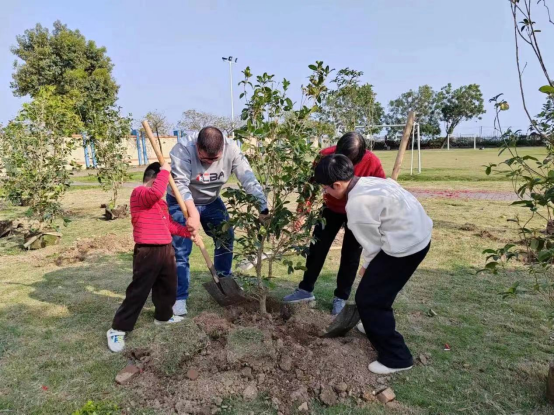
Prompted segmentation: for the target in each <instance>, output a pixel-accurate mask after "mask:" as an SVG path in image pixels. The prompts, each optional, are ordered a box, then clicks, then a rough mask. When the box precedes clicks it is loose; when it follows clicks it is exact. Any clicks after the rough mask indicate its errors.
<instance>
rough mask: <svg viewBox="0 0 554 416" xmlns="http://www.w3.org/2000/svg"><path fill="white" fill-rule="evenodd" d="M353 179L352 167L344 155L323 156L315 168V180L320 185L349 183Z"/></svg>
mask: <svg viewBox="0 0 554 416" xmlns="http://www.w3.org/2000/svg"><path fill="white" fill-rule="evenodd" d="M353 177H354V165H353V164H352V162H351V161H350V159H348V158H347V157H346V156H344V155H337V154H334V155H329V156H325V157H324V158H323V159H321V161H320V162H319V163H318V164H317V166H316V168H315V180H316V182H317V183H319V184H321V185H332V184H334V183H335V182H343V181H344V182H345V181H349V180H350V179H352V178H353Z"/></svg>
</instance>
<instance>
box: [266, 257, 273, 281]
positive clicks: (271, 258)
mask: <svg viewBox="0 0 554 416" xmlns="http://www.w3.org/2000/svg"><path fill="white" fill-rule="evenodd" d="M268 267H269V270H268V272H267V278H268V279H272V278H273V257H269V258H268Z"/></svg>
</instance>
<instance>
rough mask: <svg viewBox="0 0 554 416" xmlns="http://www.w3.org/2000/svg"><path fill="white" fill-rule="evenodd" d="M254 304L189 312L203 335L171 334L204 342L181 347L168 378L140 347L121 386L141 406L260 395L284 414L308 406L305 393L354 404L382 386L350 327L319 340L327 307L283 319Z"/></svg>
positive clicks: (368, 352)
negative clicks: (137, 372)
mask: <svg viewBox="0 0 554 416" xmlns="http://www.w3.org/2000/svg"><path fill="white" fill-rule="evenodd" d="M254 308H255V306H254V305H245V306H242V307H239V308H233V309H228V310H226V311H225V314H224V316H220V315H217V314H214V313H203V314H201V315H199V316H197V317H196V318H194V324H195V326H197V327H198V329H197V331H200V332H202V334H205V338H204V337H203V336H199V335H198V334H194V336H192V335H193V334H188V333H185V332H183V331H181V333H180V335H179V337H178V338H175V339H174V341H175V343H179V342H180V343H186V342H187V340H188V339H189V338H190V337H191V336H192V338H194V339H196V340H198V339H202V340H204V341H205V342H202V343H196V345H201V346H200V348H199V349H196V350H195V351H197V352H196V353H191V352H190V349H189V352H188V353H187V354H186V355H183V356H181V357H180V358H179V365H178V366H177V367H178V371H176V372H175V373H174V375H173V376H171V377H167V376H166V374H167V371H164V369H160V368H159V367H158V366H156V365H155V361H154V360H152V359H150V358H148V354H150V352H149V351H147V350H141V351H140V355H141V358H140V361H141V363H142V366H143V369H144V372H143V374H142V375H141V377H139V378H138V379H137V380H136V381H135V382H134V383H133V384H131V386H130V387H128V388H131V389H133V390H135V393H137V394H136V397H140V398H141V399H140V400H142V401H143V403H141V405H142V406H145V407H149V408H153V409H155V410H156V411H157V412H160V413H180V414H183V413H189V414H195V413H203V414H213V413H217V412H223V413H225V405H224V404H223V403H224V399H226V398H228V397H237V396H239V397H242V398H243V399H245V400H255V399H257V400H263V401H265V403H266V404H267V405H269V406H271V407H273V409H274V411H275V412H282V413H285V414H286V413H290V412H295V413H296V412H297V411H300V412H302V411H304V412H309V411H310V410H309V403H310V401H311V400H312V399H316V400H319V401H320V402H321V403H323V404H325V405H327V406H332V405H335V404H338V403H341V402H347V401H348V402H352V401H353V402H354V403H357V404H358V405H361V404H363V403H364V402H367V401H374V400H376V399H375V396H374V392H375V391H377V392H379V391H381V390H383V389H384V388H385V387H386V385H385V384H386V382H387V380H386V379H384V378H382V377H380V378H378V377H377V376H375V375H373V374H371V373H370V372H369V371H368V370H367V364H368V363H369V362H370V360H372V359H374V358H375V353H374V351H373V350H372V348H371V345H370V343H369V341H368V340H367V339H366V338H365V336H363V335H362V334H360V333H358V332H357V331H356V330H353V331H351V332H350V333H349V334H348V335H347V336H346V337H344V338H336V339H323V338H320V335H321V334H322V333H323V331H324V329H325V328H326V327H327V325H328V324H329V323H330V321H331V320H332V317H330V316H329V315H328V314H325V313H322V312H320V311H318V310H312V309H309V308H304V309H301V310H298V309H297V310H296V311H295V314H294V315H293V316H292V317H291V318H290V319H288V320H285V319H284V318H283V317H282V316H281V314H280V312H278V311H276V310H275V307H272V308H271V309H270V311H271V313H270V314H267V315H266V316H260V315H259V314H258V313H256V312H253V309H254ZM172 332H173V331H172ZM149 345H151V344H149ZM155 348H160V347H159V346H158V347H155ZM193 350H194V349H193ZM166 353H172V352H166ZM191 374H192V375H194V377H192V376H190V375H191ZM222 406H223V407H222ZM299 409H300V410H299Z"/></svg>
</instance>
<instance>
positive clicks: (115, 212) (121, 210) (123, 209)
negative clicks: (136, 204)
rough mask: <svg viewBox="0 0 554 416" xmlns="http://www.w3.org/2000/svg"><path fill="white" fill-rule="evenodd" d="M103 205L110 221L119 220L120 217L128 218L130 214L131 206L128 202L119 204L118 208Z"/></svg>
mask: <svg viewBox="0 0 554 416" xmlns="http://www.w3.org/2000/svg"><path fill="white" fill-rule="evenodd" d="M101 207H102V208H104V218H106V220H108V221H111V220H117V219H118V218H127V216H128V215H129V207H128V206H127V204H125V205H118V206H117V207H116V208H108V206H107V205H106V204H103V205H102V206H101Z"/></svg>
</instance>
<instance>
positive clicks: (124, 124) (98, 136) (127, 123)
mask: <svg viewBox="0 0 554 416" xmlns="http://www.w3.org/2000/svg"><path fill="white" fill-rule="evenodd" d="M131 122H132V120H131V118H130V117H122V116H121V115H120V112H119V109H116V108H110V109H108V110H105V111H103V112H101V113H98V114H96V116H95V118H94V119H93V120H92V122H91V125H90V128H89V134H90V136H91V139H93V140H94V143H95V148H96V158H97V160H98V173H97V177H98V182H100V184H101V185H102V189H104V191H106V192H110V193H111V199H110V202H109V206H108V208H110V209H112V208H115V207H117V197H118V192H119V189H120V188H121V185H122V184H123V182H125V181H126V180H127V179H128V178H129V175H128V173H127V172H128V170H129V155H128V154H127V138H128V136H129V131H130V129H131Z"/></svg>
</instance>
